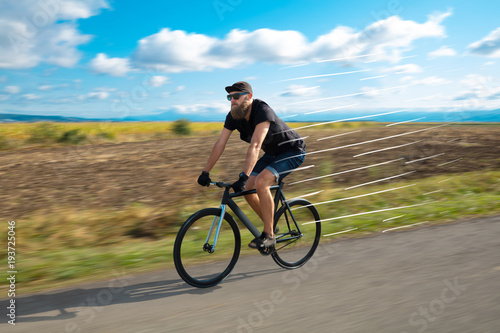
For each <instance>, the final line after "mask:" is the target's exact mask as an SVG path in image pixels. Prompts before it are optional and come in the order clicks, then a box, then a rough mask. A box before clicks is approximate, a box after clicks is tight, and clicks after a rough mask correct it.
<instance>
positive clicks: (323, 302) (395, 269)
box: [0, 216, 500, 333]
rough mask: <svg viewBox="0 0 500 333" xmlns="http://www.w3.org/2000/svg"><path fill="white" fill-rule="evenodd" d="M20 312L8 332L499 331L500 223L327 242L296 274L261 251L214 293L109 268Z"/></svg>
mask: <svg viewBox="0 0 500 333" xmlns="http://www.w3.org/2000/svg"><path fill="white" fill-rule="evenodd" d="M322 241H323V240H322ZM4 304H6V303H5V302H2V309H3V310H2V311H3V312H6V311H7V310H6V308H5V307H4V306H3V305H4ZM16 305H17V307H16V310H17V318H16V319H17V320H16V325H15V326H11V325H8V324H6V321H7V319H8V318H7V317H6V316H5V315H2V317H3V320H2V323H1V324H0V331H1V332H35V333H49V332H50V333H61V332H120V333H128V332H133V333H152V332H286V331H288V332H383V333H392V332H394V333H403V332H407V333H410V332H420V333H422V332H440V333H444V332H454V333H456V332H480V333H496V332H500V216H495V217H489V218H481V219H475V220H469V221H463V222H457V223H453V224H448V225H437V226H424V227H419V228H418V229H414V230H405V231H394V232H387V233H380V234H377V235H375V236H371V237H365V238H360V239H349V240H342V241H336V242H333V243H326V242H323V243H322V244H320V248H319V250H318V252H317V253H316V254H315V256H314V257H313V260H311V261H310V262H309V263H308V264H307V265H306V266H304V267H303V268H301V269H298V270H291V271H287V270H284V269H281V268H279V267H278V266H277V265H276V264H275V263H274V262H273V261H272V259H271V258H270V257H262V256H260V255H257V254H256V255H255V256H249V257H245V258H241V259H240V261H239V262H238V264H237V265H236V268H235V270H234V271H233V273H232V274H231V275H230V276H229V277H228V278H227V279H226V280H225V281H224V282H222V283H221V284H220V285H219V286H217V287H214V288H211V289H195V288H192V287H190V286H188V285H187V284H185V283H184V282H182V281H181V280H180V278H179V277H178V276H177V273H176V272H175V270H164V271H158V272H155V273H149V274H144V275H141V276H130V275H127V274H126V272H113V273H112V274H110V278H109V280H108V281H104V282H100V283H94V284H90V285H84V286H81V287H80V288H78V289H65V290H57V291H53V292H50V293H42V294H37V295H31V296H25V297H18V298H17V300H16Z"/></svg>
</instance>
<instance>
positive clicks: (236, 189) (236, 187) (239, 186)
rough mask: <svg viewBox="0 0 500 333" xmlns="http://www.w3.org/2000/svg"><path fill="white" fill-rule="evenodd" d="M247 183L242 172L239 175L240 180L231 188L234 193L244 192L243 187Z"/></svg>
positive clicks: (245, 176) (246, 177)
mask: <svg viewBox="0 0 500 333" xmlns="http://www.w3.org/2000/svg"><path fill="white" fill-rule="evenodd" d="M247 181H248V176H247V175H245V174H244V173H243V172H242V173H240V178H239V179H238V180H237V181H236V182H234V183H233V185H232V186H231V187H232V188H233V190H234V192H235V193H238V192H242V191H244V190H245V185H246V184H247Z"/></svg>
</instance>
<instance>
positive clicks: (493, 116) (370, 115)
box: [0, 109, 500, 123]
mask: <svg viewBox="0 0 500 333" xmlns="http://www.w3.org/2000/svg"><path fill="white" fill-rule="evenodd" d="M390 111H396V110H387V111H385V112H384V111H376V112H375V111H374V112H367V111H345V112H341V113H340V112H336V113H324V114H317V115H314V118H313V117H312V116H311V115H309V116H305V115H298V116H296V117H290V118H285V119H284V120H285V121H287V122H296V121H306V122H326V121H335V120H343V119H352V120H353V121H375V122H402V121H412V120H416V119H419V120H418V121H420V122H477V123H480V122H500V109H497V110H490V111H460V112H437V111H407V112H399V113H392V114H385V115H378V116H377V114H381V113H388V112H390ZM374 115H375V116H374ZM181 118H184V119H188V120H190V121H220V122H222V121H224V119H225V114H220V113H217V112H215V110H207V112H200V113H198V114H183V113H178V112H176V111H174V110H170V111H167V112H163V113H157V114H149V115H143V116H129V117H124V118H107V119H105V118H102V119H90V118H78V117H62V116H40V115H21V114H15V113H0V123H11V122H39V121H51V122H92V121H95V122H98V121H107V122H133V121H175V120H177V119H181Z"/></svg>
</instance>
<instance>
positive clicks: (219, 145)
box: [203, 127, 233, 172]
mask: <svg viewBox="0 0 500 333" xmlns="http://www.w3.org/2000/svg"><path fill="white" fill-rule="evenodd" d="M231 133H233V131H230V130H228V129H227V128H225V127H224V128H223V129H222V132H221V134H220V137H219V139H218V140H217V142H216V143H215V144H214V146H213V148H212V153H211V154H210V157H209V158H208V161H207V164H206V165H205V169H203V171H206V172H210V170H212V168H213V167H214V165H215V163H217V161H218V160H219V157H220V156H221V155H222V153H223V152H224V149H226V143H227V141H228V140H229V137H230V136H231Z"/></svg>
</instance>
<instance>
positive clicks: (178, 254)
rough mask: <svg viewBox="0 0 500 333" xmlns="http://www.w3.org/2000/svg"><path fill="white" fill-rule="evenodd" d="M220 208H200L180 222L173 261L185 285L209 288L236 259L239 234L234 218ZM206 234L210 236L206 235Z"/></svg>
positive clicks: (238, 251) (239, 245)
mask: <svg viewBox="0 0 500 333" xmlns="http://www.w3.org/2000/svg"><path fill="white" fill-rule="evenodd" d="M220 215H221V209H217V208H209V209H204V210H200V211H199V212H197V213H195V214H193V215H192V216H191V217H190V218H188V219H187V220H186V222H184V224H183V225H182V227H181V229H180V230H179V233H178V234H177V238H176V239H175V244H174V263H175V268H176V270H177V273H179V276H180V277H181V278H182V279H183V280H184V281H185V282H187V283H188V284H190V285H192V286H194V287H198V288H207V287H212V286H215V285H216V284H218V283H219V282H221V281H222V280H224V279H225V278H226V277H227V276H228V275H229V273H231V271H232V270H233V268H234V266H235V265H236V261H238V257H239V254H240V249H241V236H240V231H239V229H238V225H237V224H236V222H235V221H234V219H233V218H232V217H231V216H230V215H229V214H227V213H226V214H225V215H224V218H223V219H222V221H220V228H219V233H218V234H217V233H216V231H217V226H218V225H219V219H220ZM209 234H210V235H209Z"/></svg>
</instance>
